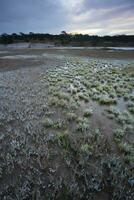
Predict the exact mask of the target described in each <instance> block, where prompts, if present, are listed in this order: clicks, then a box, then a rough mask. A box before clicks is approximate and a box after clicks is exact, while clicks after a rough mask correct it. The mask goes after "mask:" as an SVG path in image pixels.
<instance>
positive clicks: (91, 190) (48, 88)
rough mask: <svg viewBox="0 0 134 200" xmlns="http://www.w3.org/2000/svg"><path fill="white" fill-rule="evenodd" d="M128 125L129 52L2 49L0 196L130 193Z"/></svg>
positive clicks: (132, 110)
mask: <svg viewBox="0 0 134 200" xmlns="http://www.w3.org/2000/svg"><path fill="white" fill-rule="evenodd" d="M133 131H134V53H133V51H130V52H125V51H121V52H118V51H117V52H106V51H102V50H101V51H97V50H95V51H93V50H92V51H91V50H90V51H87V50H65V49H63V50H55V49H54V50H53V49H48V50H43V49H40V50H39V49H33V50H32V49H17V50H9V49H8V50H2V51H0V199H4V200H18V199H20V200H21V199H23V200H28V199H32V200H33V199H38V200H46V199H58V200H59V199H61V200H62V199H100V200H101V199H104V200H108V199H121V200H123V199H124V200H125V199H132V196H133V195H134V177H133V172H134V142H133V141H134V140H133V139H134V135H133Z"/></svg>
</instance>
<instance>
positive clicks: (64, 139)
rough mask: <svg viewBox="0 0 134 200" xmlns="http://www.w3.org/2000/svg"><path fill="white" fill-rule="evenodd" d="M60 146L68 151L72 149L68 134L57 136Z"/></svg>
mask: <svg viewBox="0 0 134 200" xmlns="http://www.w3.org/2000/svg"><path fill="white" fill-rule="evenodd" d="M56 138H57V141H58V144H59V145H60V146H61V147H62V148H63V149H64V150H66V151H68V150H69V149H70V139H69V135H68V133H67V132H64V133H58V134H57V137H56Z"/></svg>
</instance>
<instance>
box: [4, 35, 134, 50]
mask: <svg viewBox="0 0 134 200" xmlns="http://www.w3.org/2000/svg"><path fill="white" fill-rule="evenodd" d="M18 42H30V43H38V42H41V43H49V44H53V45H55V46H104V47H107V46H130V47H132V46H133V47H134V35H115V36H97V35H94V36H91V35H87V34H85V35H83V34H75V35H73V34H67V33H66V32H65V31H62V33H61V34H59V35H52V34H48V33H46V34H44V33H32V32H30V33H28V34H25V33H19V34H16V33H12V34H6V33H3V34H1V35H0V43H1V44H11V43H18Z"/></svg>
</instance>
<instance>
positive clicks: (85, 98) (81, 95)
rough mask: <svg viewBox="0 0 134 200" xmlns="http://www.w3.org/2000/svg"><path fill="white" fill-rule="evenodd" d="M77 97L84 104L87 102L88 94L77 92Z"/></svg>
mask: <svg viewBox="0 0 134 200" xmlns="http://www.w3.org/2000/svg"><path fill="white" fill-rule="evenodd" d="M78 97H79V98H80V99H81V100H84V101H85V102H88V101H89V96H88V93H82V92H79V93H78Z"/></svg>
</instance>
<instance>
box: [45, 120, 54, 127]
mask: <svg viewBox="0 0 134 200" xmlns="http://www.w3.org/2000/svg"><path fill="white" fill-rule="evenodd" d="M42 123H43V126H44V127H46V128H51V127H53V125H54V122H53V120H52V119H51V118H45V119H44V120H43V121H42Z"/></svg>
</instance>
